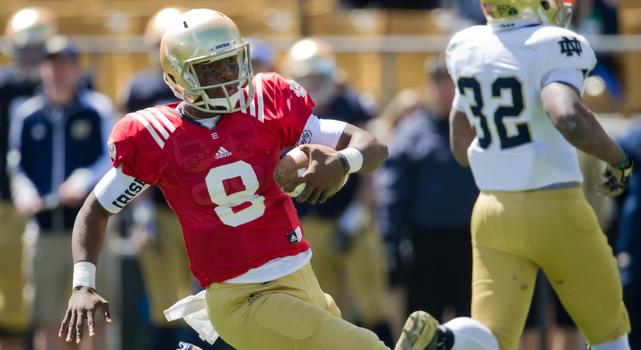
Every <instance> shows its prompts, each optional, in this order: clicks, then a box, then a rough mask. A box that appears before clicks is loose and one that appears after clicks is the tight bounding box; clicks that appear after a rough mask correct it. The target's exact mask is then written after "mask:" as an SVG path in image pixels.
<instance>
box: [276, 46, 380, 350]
mask: <svg viewBox="0 0 641 350" xmlns="http://www.w3.org/2000/svg"><path fill="white" fill-rule="evenodd" d="M283 67H284V70H283V71H284V72H285V74H286V75H288V76H289V77H290V78H292V79H294V80H296V82H298V83H300V84H301V85H302V86H303V88H305V89H306V90H307V91H308V92H309V94H310V96H313V98H314V102H316V106H315V107H314V109H313V114H315V115H326V116H328V117H331V118H335V119H337V120H341V121H344V122H347V123H350V124H354V125H356V126H359V127H361V128H365V124H366V123H367V122H368V121H369V120H370V117H371V115H370V112H369V111H368V110H366V108H365V107H364V106H363V105H362V104H361V102H360V100H359V96H358V94H357V93H356V92H355V91H354V90H353V89H351V88H349V87H348V86H346V84H345V82H344V76H343V75H342V74H341V72H340V70H339V68H338V66H337V64H336V60H335V58H334V55H333V49H332V48H331V47H330V46H329V44H328V43H326V42H324V41H321V40H317V39H309V38H306V39H302V40H300V41H298V42H296V43H295V44H294V45H293V46H292V47H291V48H290V50H289V51H288V53H287V57H286V59H285V62H284V65H283ZM372 193H373V191H372V190H371V182H370V178H369V177H366V176H361V175H359V174H353V175H352V176H350V179H349V181H348V182H347V184H346V185H345V186H344V187H343V188H342V189H341V191H340V192H338V193H337V194H336V196H335V197H333V198H331V199H330V200H328V201H327V202H325V203H316V204H315V205H313V206H312V205H309V204H303V203H298V204H297V205H296V209H297V210H298V213H299V217H300V219H301V223H302V225H303V227H305V233H306V235H305V237H306V239H308V240H309V241H310V243H311V244H312V245H313V246H314V255H313V256H312V264H313V266H314V271H315V272H316V276H318V280H319V283H320V285H321V287H322V288H323V290H325V291H327V293H328V294H330V295H333V296H335V297H336V300H337V304H338V305H339V308H340V309H341V310H343V315H344V316H345V318H346V319H350V318H351V319H353V320H357V321H358V322H360V323H361V324H362V325H363V327H365V328H368V329H370V330H372V331H374V332H375V333H376V334H377V335H378V336H379V338H380V339H381V340H383V341H384V342H385V343H386V344H387V345H391V344H392V343H393V340H392V336H391V330H390V326H389V320H388V310H387V308H388V304H387V300H386V288H385V287H386V282H385V279H384V277H385V274H384V267H383V256H382V249H381V244H380V241H379V236H378V234H377V233H376V230H375V227H373V225H372V224H371V223H372V215H371V209H372V208H371V206H372V205H371V203H373V198H371V195H372ZM345 287H346V290H345ZM341 296H346V297H343V298H341ZM350 306H351V307H350ZM350 316H351V317H350Z"/></svg>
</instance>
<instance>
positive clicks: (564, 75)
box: [541, 68, 585, 94]
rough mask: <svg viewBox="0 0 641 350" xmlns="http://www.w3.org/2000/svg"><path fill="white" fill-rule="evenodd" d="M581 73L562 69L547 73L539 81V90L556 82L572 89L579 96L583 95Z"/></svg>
mask: <svg viewBox="0 0 641 350" xmlns="http://www.w3.org/2000/svg"><path fill="white" fill-rule="evenodd" d="M584 80H585V79H584V76H583V73H582V72H581V71H579V70H577V69H571V68H562V69H557V70H553V71H551V72H549V73H548V74H546V75H544V76H543V79H542V80H541V88H543V87H544V86H546V85H547V84H550V83H554V82H558V83H564V84H567V85H570V86H572V87H574V88H575V89H576V90H577V91H578V92H579V93H580V94H583V83H584Z"/></svg>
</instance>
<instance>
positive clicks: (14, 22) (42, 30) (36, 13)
mask: <svg viewBox="0 0 641 350" xmlns="http://www.w3.org/2000/svg"><path fill="white" fill-rule="evenodd" d="M56 33H57V28H56V24H55V23H54V15H53V13H52V12H51V11H49V10H47V9H46V8H42V7H26V8H23V9H21V10H19V11H18V12H16V13H15V14H14V15H13V16H12V17H11V19H9V22H8V23H7V27H6V29H5V37H6V38H7V39H8V40H9V43H10V50H11V52H10V53H12V54H13V53H15V51H17V50H21V49H24V48H26V47H28V46H32V45H33V46H36V45H44V43H45V42H46V41H47V40H48V39H49V38H51V37H53V36H54V35H56Z"/></svg>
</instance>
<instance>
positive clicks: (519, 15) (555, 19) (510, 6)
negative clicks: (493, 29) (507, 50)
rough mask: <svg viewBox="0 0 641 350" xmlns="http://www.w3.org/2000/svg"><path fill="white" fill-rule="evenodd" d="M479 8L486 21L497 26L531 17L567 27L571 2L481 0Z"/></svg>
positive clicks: (570, 12)
mask: <svg viewBox="0 0 641 350" xmlns="http://www.w3.org/2000/svg"><path fill="white" fill-rule="evenodd" d="M481 8H482V9H483V13H484V14H485V17H486V18H487V21H488V23H490V24H492V25H497V26H501V25H502V24H504V25H507V24H508V23H509V22H511V21H515V20H527V19H531V20H535V21H536V22H537V23H541V24H551V25H557V26H561V27H567V26H568V25H569V24H570V20H571V19H572V4H569V3H564V2H563V0H481Z"/></svg>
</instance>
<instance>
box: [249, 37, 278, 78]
mask: <svg viewBox="0 0 641 350" xmlns="http://www.w3.org/2000/svg"><path fill="white" fill-rule="evenodd" d="M247 42H248V43H249V52H250V54H251V62H252V69H253V70H254V74H258V73H262V72H275V71H276V69H275V66H276V65H275V62H274V48H273V47H272V45H271V44H270V43H269V42H267V41H265V40H263V39H260V38H258V37H250V38H247Z"/></svg>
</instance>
